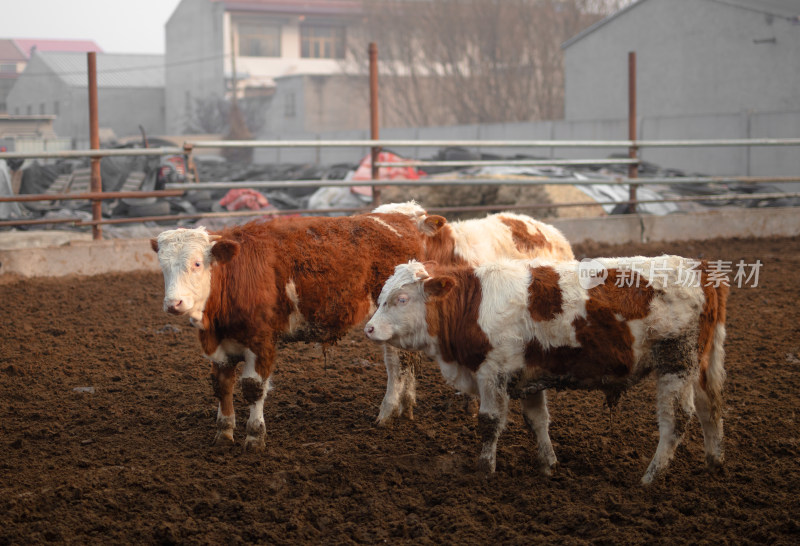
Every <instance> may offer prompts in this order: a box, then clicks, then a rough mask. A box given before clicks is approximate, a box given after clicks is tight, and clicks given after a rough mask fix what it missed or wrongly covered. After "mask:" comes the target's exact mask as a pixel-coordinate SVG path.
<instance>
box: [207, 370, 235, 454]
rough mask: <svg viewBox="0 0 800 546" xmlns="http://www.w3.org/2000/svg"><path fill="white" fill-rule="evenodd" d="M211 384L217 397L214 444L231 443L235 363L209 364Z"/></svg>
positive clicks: (233, 426) (233, 417)
mask: <svg viewBox="0 0 800 546" xmlns="http://www.w3.org/2000/svg"><path fill="white" fill-rule="evenodd" d="M211 384H212V387H213V389H214V396H216V397H217V398H218V399H219V407H218V408H217V434H216V436H215V437H214V445H217V446H225V445H231V444H233V443H234V441H233V429H234V428H236V415H235V414H234V412H233V387H234V385H235V384H236V364H231V363H229V362H213V363H212V365H211Z"/></svg>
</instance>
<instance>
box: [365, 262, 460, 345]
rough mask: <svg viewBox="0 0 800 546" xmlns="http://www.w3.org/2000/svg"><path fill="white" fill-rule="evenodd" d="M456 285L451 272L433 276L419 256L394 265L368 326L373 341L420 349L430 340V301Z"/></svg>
mask: <svg viewBox="0 0 800 546" xmlns="http://www.w3.org/2000/svg"><path fill="white" fill-rule="evenodd" d="M453 286H455V279H454V278H453V277H450V276H447V275H441V276H431V275H430V274H429V273H428V271H427V270H426V269H425V266H424V265H423V264H421V263H419V262H417V261H416V260H412V261H410V262H408V263H407V264H400V265H398V266H397V267H395V268H394V274H393V275H392V276H391V277H389V279H388V280H387V281H386V283H385V284H384V285H383V288H382V289H381V294H380V296H379V297H378V309H377V311H375V314H373V315H372V318H370V319H369V322H367V324H366V326H365V327H364V333H365V334H366V335H367V337H368V338H369V339H371V340H373V341H385V342H387V343H389V344H390V345H393V346H395V347H399V348H401V349H409V350H420V349H423V348H425V346H426V345H427V344H428V343H429V342H430V335H429V334H428V327H427V322H426V314H427V309H426V303H427V302H428V301H429V300H431V299H434V298H439V297H443V296H444V295H446V294H447V293H448V292H449V291H450V290H451V289H452V288H453Z"/></svg>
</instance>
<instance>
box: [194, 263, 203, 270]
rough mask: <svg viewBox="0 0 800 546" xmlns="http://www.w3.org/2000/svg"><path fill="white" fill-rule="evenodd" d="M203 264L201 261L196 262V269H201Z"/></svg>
mask: <svg viewBox="0 0 800 546" xmlns="http://www.w3.org/2000/svg"><path fill="white" fill-rule="evenodd" d="M201 265H203V264H201V263H200V262H194V268H195V269H200V266H201Z"/></svg>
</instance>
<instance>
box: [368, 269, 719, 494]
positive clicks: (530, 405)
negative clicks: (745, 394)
mask: <svg viewBox="0 0 800 546" xmlns="http://www.w3.org/2000/svg"><path fill="white" fill-rule="evenodd" d="M596 263H599V264H601V266H602V272H603V275H604V276H601V277H593V278H592V279H589V281H590V282H588V283H587V279H586V278H582V277H581V275H580V273H581V265H580V264H579V263H578V262H574V261H573V262H562V263H559V264H543V263H541V262H539V261H536V260H534V261H524V260H505V261H500V262H495V263H490V264H483V265H481V266H478V267H457V268H450V269H447V268H440V269H434V270H431V271H428V270H427V269H426V266H425V265H423V264H421V263H419V262H416V261H412V262H410V263H408V264H403V265H399V266H397V267H396V268H395V273H394V275H393V276H392V277H391V278H390V279H389V280H388V281H386V284H385V285H384V287H383V290H382V291H381V295H380V297H379V299H378V306H379V307H378V310H377V311H376V312H375V314H374V315H373V317H372V318H371V319H370V320H369V322H368V323H367V325H366V327H365V333H366V335H367V337H369V338H370V339H372V340H375V341H379V342H385V343H389V344H391V345H393V346H395V347H398V348H401V349H406V350H422V351H425V352H426V353H427V354H428V355H430V356H431V357H434V358H435V359H436V360H437V362H438V363H439V366H440V368H441V371H442V374H443V375H444V378H445V379H446V380H447V382H448V383H449V384H450V385H452V386H453V387H455V388H456V389H459V390H464V391H467V392H473V393H477V394H479V396H480V410H479V431H480V437H481V440H482V448H481V454H480V459H479V464H480V466H481V467H482V468H483V469H484V470H487V471H490V472H491V471H494V468H495V461H496V459H495V457H496V455H495V454H496V448H497V439H498V437H499V435H500V433H501V432H502V430H503V428H504V427H505V424H506V419H507V412H508V402H509V397H514V398H520V399H521V402H522V409H523V415H524V417H525V421H526V422H527V423H528V425H529V426H530V428H531V429H532V431H533V432H534V434H535V435H536V439H537V443H538V458H539V461H540V463H541V465H542V467H543V469H544V471H545V472H546V473H549V472H550V471H551V469H552V467H553V466H554V465H555V464H556V456H555V453H554V452H553V447H552V445H551V443H550V437H549V434H548V426H549V415H548V411H547V403H546V398H545V391H546V389H548V388H556V389H575V388H579V389H600V390H602V391H604V392H605V394H606V396H607V400H608V402H609V404H610V405H613V404H614V403H616V401H617V400H618V398H619V396H620V394H621V393H622V392H623V391H624V390H625V389H626V388H628V387H629V386H631V385H633V384H634V383H636V382H638V381H639V380H641V379H642V378H643V377H644V376H646V375H648V374H650V373H655V375H656V378H657V396H656V408H657V416H658V426H659V435H660V439H659V443H658V447H657V449H656V453H655V455H654V457H653V459H652V461H651V463H650V466H649V467H648V468H647V471H646V473H645V474H644V477H643V478H642V482H643V483H650V482H651V481H652V480H653V479H654V478H655V476H656V475H657V474H658V473H659V472H660V471H662V470H663V469H664V468H666V466H667V465H668V463H669V460H670V459H671V457H672V455H673V453H674V451H675V448H676V446H677V445H678V443H679V442H680V440H681V437H682V435H683V433H684V429H685V427H686V424H687V422H688V420H689V419H690V417H691V416H692V414H693V413H696V414H697V415H698V418H699V420H700V423H701V425H702V428H703V435H704V439H705V453H706V461H707V463H708V464H709V465H710V466H715V465H719V464H721V463H722V460H723V453H722V416H721V412H722V399H721V392H722V384H723V381H724V378H725V370H724V368H723V360H724V352H723V342H724V339H725V304H726V299H727V294H728V286H727V284H724V283H721V284H718V283H716V282H713V279H712V275H713V272H712V271H711V270H710V269H709V267H708V266H707V264H706V263H705V262H696V261H692V260H686V259H684V258H681V257H678V256H661V257H658V258H643V257H637V258H627V259H626V258H620V259H608V260H604V259H601V260H597V261H596Z"/></svg>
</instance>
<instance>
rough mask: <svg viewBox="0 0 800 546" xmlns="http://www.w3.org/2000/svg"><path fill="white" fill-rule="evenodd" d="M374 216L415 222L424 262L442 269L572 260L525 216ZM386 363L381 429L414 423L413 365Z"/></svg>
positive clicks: (408, 207)
mask: <svg viewBox="0 0 800 546" xmlns="http://www.w3.org/2000/svg"><path fill="white" fill-rule="evenodd" d="M373 212H378V213H400V214H405V215H407V216H408V217H409V218H412V219H413V220H414V221H415V222H417V224H418V225H419V226H420V230H421V231H422V232H423V233H424V234H425V235H426V237H425V238H424V244H425V249H424V252H423V254H424V256H423V258H422V260H423V261H435V262H436V263H438V264H440V265H473V266H474V265H478V264H481V263H485V262H491V261H495V260H498V259H502V258H514V259H533V258H539V259H543V260H550V261H563V260H572V259H574V255H573V254H572V247H571V246H570V244H569V241H567V239H566V237H564V235H563V234H562V233H561V232H560V231H559V230H558V229H556V228H555V227H553V226H551V225H549V224H545V223H544V222H540V221H538V220H535V219H533V218H531V217H530V216H525V215H522V214H514V213H510V212H500V213H496V214H490V215H487V216H486V217H484V218H476V219H470V220H461V221H456V222H448V223H446V224H443V225H441V226H439V225H438V224H437V222H436V218H437V217H436V216H429V215H428V213H427V212H426V211H425V209H423V208H422V207H421V206H419V205H418V204H417V203H416V202H414V201H409V202H405V203H390V204H386V205H381V206H380V207H378V208H376V209H375V210H374V211H373ZM437 228H438V229H437ZM384 362H385V363H386V373H387V376H388V380H387V383H386V394H385V396H384V398H383V402H382V403H381V408H380V412H379V413H378V419H377V422H378V424H381V425H385V424H387V423H389V422H391V420H392V419H393V418H394V417H396V416H399V415H406V416H407V417H409V418H413V410H414V406H415V405H416V378H415V375H414V366H413V363H414V362H415V361H414V359H413V358H410V357H406V358H404V359H402V360H400V359H398V358H397V357H396V356H393V355H389V356H387V357H386V358H384Z"/></svg>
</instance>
